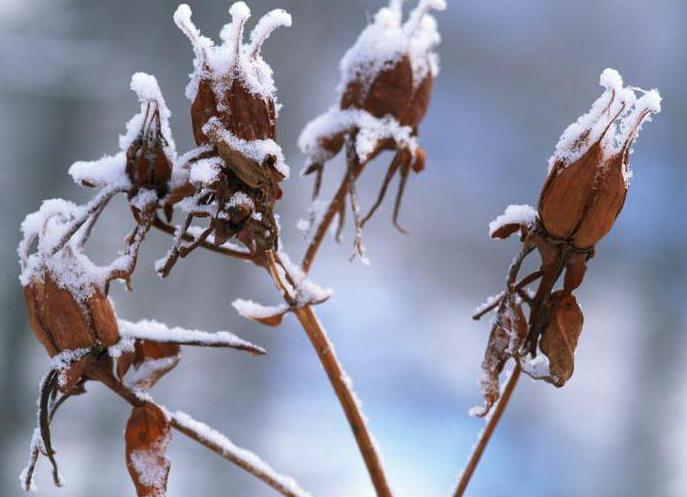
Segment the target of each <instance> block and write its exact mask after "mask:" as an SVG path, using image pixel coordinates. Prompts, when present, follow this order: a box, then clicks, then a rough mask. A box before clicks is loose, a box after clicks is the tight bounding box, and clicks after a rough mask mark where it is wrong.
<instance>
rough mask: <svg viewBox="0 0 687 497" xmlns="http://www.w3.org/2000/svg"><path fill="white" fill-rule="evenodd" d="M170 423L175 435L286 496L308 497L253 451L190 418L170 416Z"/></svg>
mask: <svg viewBox="0 0 687 497" xmlns="http://www.w3.org/2000/svg"><path fill="white" fill-rule="evenodd" d="M170 423H171V425H172V428H174V429H175V430H177V431H178V432H180V433H183V434H184V435H186V436H187V437H189V438H190V439H191V440H194V441H196V442H198V443H199V444H201V445H202V446H204V447H205V448H207V449H210V450H211V451H212V452H214V453H215V454H217V455H218V456H220V457H222V458H223V459H225V460H227V461H229V462H230V463H232V464H235V465H236V466H238V467H240V468H241V469H244V470H246V471H247V472H248V473H250V474H252V475H253V476H255V477H256V478H257V479H259V480H261V481H262V482H264V483H265V484H267V485H268V486H270V487H272V488H273V489H274V490H276V491H277V492H279V493H280V494H282V495H284V496H285V497H310V493H309V492H307V491H305V490H303V489H302V488H300V487H299V486H298V484H297V483H296V482H295V481H294V480H293V478H291V477H288V476H284V475H281V474H279V473H277V472H276V471H274V470H273V469H272V468H270V467H269V466H268V465H267V464H265V463H264V462H263V461H262V460H261V459H260V458H259V457H258V456H256V455H255V454H254V453H253V452H251V451H249V450H246V449H243V448H241V447H237V446H236V445H234V444H233V443H232V442H231V441H230V440H229V439H227V438H226V437H225V436H224V435H222V434H220V433H218V432H216V431H215V430H212V429H211V428H208V427H207V426H206V425H204V424H202V423H200V422H198V421H195V420H192V419H190V416H188V415H185V416H184V417H181V416H179V415H178V414H171V416H170ZM219 442H222V443H219Z"/></svg>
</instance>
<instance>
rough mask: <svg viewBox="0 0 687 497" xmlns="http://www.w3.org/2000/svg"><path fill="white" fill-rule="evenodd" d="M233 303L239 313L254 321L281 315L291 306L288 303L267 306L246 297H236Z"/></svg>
mask: <svg viewBox="0 0 687 497" xmlns="http://www.w3.org/2000/svg"><path fill="white" fill-rule="evenodd" d="M231 305H232V306H233V307H234V309H236V312H238V313H239V315H241V316H242V317H244V318H246V319H251V320H254V321H259V320H261V319H266V318H271V317H273V316H280V315H283V314H285V313H286V312H288V310H289V306H288V305H286V304H280V305H275V306H267V305H262V304H258V303H257V302H254V301H252V300H245V299H236V300H234V301H233V302H232V303H231Z"/></svg>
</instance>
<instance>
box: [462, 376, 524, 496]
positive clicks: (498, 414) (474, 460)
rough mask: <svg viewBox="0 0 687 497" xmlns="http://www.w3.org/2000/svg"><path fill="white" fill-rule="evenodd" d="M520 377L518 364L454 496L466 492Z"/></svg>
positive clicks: (471, 456) (469, 460)
mask: <svg viewBox="0 0 687 497" xmlns="http://www.w3.org/2000/svg"><path fill="white" fill-rule="evenodd" d="M519 378H520V366H519V365H518V364H516V365H515V368H514V369H513V372H512V373H511V375H510V378H508V382H507V383H506V388H505V389H504V390H503V393H502V394H501V398H500V399H499V401H498V403H497V404H496V407H495V408H494V412H493V413H492V414H491V417H490V418H489V420H488V421H487V425H486V426H485V427H484V430H483V431H482V433H481V434H480V436H479V440H478V441H477V445H475V449H474V450H473V451H472V454H470V459H468V463H467V465H466V466H465V469H463V473H462V474H461V476H460V480H459V481H458V486H457V487H456V491H455V492H454V493H453V497H463V494H465V490H466V489H467V488H468V484H469V483H470V479H471V478H472V475H473V474H474V473H475V469H477V465H478V464H479V461H480V458H481V457H482V454H483V453H484V449H486V448H487V444H488V443H489V440H490V439H491V436H492V435H493V433H494V430H495V429H496V426H497V425H498V424H499V421H500V420H501V416H502V415H503V412H504V411H505V410H506V407H507V406H508V401H510V398H511V395H512V394H513V390H515V386H516V385H517V383H518V379H519Z"/></svg>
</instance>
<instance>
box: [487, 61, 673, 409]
mask: <svg viewBox="0 0 687 497" xmlns="http://www.w3.org/2000/svg"><path fill="white" fill-rule="evenodd" d="M600 84H601V86H603V88H604V92H603V94H602V95H601V96H600V97H599V98H598V99H597V100H596V101H595V102H594V104H593V105H592V108H591V110H590V111H589V112H587V113H586V114H584V115H582V116H581V117H580V118H579V119H578V120H577V121H576V122H575V123H573V124H571V125H570V126H569V127H568V128H567V129H566V130H565V131H564V132H563V135H562V136H561V139H560V140H559V142H558V144H557V145H556V151H555V152H554V154H553V156H552V157H551V159H549V174H548V177H547V179H546V182H545V183H544V187H543V189H542V192H541V195H540V197H539V206H538V209H537V210H535V209H533V208H532V207H529V206H527V205H513V206H510V207H508V209H506V212H505V214H504V215H503V216H500V217H499V218H497V219H496V220H495V221H493V222H492V223H491V225H490V235H491V237H492V238H497V239H503V238H507V237H508V236H510V235H512V234H513V233H520V238H521V240H522V249H521V251H520V253H519V254H518V255H517V256H516V257H515V259H514V260H513V263H512V264H511V267H510V270H509V273H508V278H507V288H506V290H505V291H504V292H502V293H501V294H499V295H497V296H495V297H494V298H491V299H489V301H488V302H487V304H486V305H485V306H484V307H483V308H480V309H478V311H477V312H476V313H475V316H474V317H475V319H479V318H480V317H482V316H484V315H485V314H486V313H488V312H489V311H492V310H495V311H496V316H495V318H494V320H493V322H492V328H491V334H490V336H489V343H488V345H487V351H486V354H485V358H484V362H483V365H482V367H483V369H484V379H483V381H482V388H483V393H484V398H485V402H486V403H485V407H484V409H482V410H481V412H480V414H481V415H485V414H486V413H487V412H489V409H490V408H491V406H492V405H493V404H494V402H496V400H497V399H498V397H499V375H500V373H501V371H502V370H503V368H504V366H505V364H506V363H507V361H508V360H509V359H511V358H513V359H515V361H516V362H517V364H518V365H519V366H520V367H521V368H522V370H523V371H524V372H525V373H526V374H528V375H530V376H531V377H532V378H534V379H542V380H545V381H548V382H549V383H552V384H554V385H556V386H558V387H561V386H563V385H564V384H565V383H566V382H567V381H568V380H569V379H570V377H571V376H572V374H573V369H574V358H575V348H576V346H577V341H578V339H579V336H580V333H581V332H582V323H583V321H584V318H583V315H582V311H581V310H580V307H579V306H578V304H577V300H576V299H575V296H574V295H573V291H574V290H575V289H577V288H578V287H579V286H580V285H581V284H582V281H583V279H584V276H585V273H586V271H587V262H588V261H589V259H591V258H592V257H593V256H594V247H595V246H596V244H597V242H599V240H601V239H602V238H603V237H604V236H606V234H608V232H609V231H610V229H611V227H612V226H613V223H614V222H615V220H616V218H617V217H618V214H620V211H621V210H622V208H623V204H624V203H625V196H626V195H627V190H628V187H629V184H630V179H631V177H632V172H631V170H630V166H629V156H630V151H631V147H632V145H633V143H634V141H635V138H636V137H637V134H638V133H639V129H640V127H641V125H642V123H643V122H645V121H646V120H648V119H649V118H650V116H651V115H652V114H655V113H657V112H659V111H660V110H661V107H660V102H661V97H660V96H659V94H658V92H657V91H656V90H650V91H644V90H640V89H638V88H633V87H625V86H623V80H622V78H621V77H620V75H619V74H618V73H617V72H616V71H614V70H612V69H606V70H605V71H604V72H603V73H602V74H601V78H600ZM636 92H640V93H642V95H641V96H640V97H639V98H638V97H637V96H636ZM534 250H537V251H538V252H539V255H540V258H541V266H540V268H539V269H538V270H537V271H535V272H533V273H531V274H529V275H527V276H525V277H524V278H522V279H521V280H520V281H517V278H518V273H519V270H520V267H521V265H522V263H523V261H524V259H525V258H526V257H527V255H529V254H530V253H531V252H533V251H534ZM561 276H562V277H563V282H562V283H563V285H562V288H560V289H558V290H555V285H556V283H557V281H558V280H559V279H560V278H561ZM537 280H538V281H539V285H538V287H537V289H536V291H535V292H530V291H529V290H528V288H527V287H528V285H529V284H531V283H534V282H536V281H537ZM523 306H528V307H529V310H530V312H529V318H526V317H525V314H524V312H523Z"/></svg>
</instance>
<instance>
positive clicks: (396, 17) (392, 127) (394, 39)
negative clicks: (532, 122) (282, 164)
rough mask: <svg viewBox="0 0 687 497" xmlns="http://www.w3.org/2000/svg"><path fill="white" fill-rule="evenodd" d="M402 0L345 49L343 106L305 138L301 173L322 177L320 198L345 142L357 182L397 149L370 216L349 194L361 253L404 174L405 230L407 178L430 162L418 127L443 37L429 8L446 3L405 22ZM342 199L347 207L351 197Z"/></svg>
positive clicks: (422, 8)
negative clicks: (367, 231)
mask: <svg viewBox="0 0 687 497" xmlns="http://www.w3.org/2000/svg"><path fill="white" fill-rule="evenodd" d="M401 3H402V2H401V1H400V0H391V2H390V3H389V6H388V7H384V8H381V9H380V10H379V11H378V12H377V13H376V14H375V16H374V18H373V20H372V22H371V23H370V24H368V25H367V27H366V28H365V29H364V30H363V32H362V33H361V34H360V36H359V37H358V40H357V41H356V42H355V44H354V45H353V46H352V47H351V48H350V49H349V50H348V51H347V52H346V54H345V55H344V57H343V59H342V60H341V63H340V68H341V81H340V83H339V88H338V89H339V91H340V93H341V95H340V98H339V103H338V106H336V107H332V108H331V109H329V111H328V112H326V113H325V114H323V115H321V116H319V117H318V118H316V119H314V120H313V121H311V122H310V123H308V125H307V126H306V127H305V128H304V129H303V132H302V133H301V136H300V138H299V147H300V149H301V150H302V151H303V153H304V154H305V155H306V156H307V161H306V164H305V167H304V168H303V171H302V174H303V175H309V174H315V175H316V176H315V186H314V192H313V199H314V200H316V199H317V197H318V195H319V190H320V185H321V183H322V174H323V169H324V164H325V162H327V161H329V160H330V159H332V158H333V157H334V156H336V155H337V154H338V153H339V152H340V151H341V149H342V148H343V146H344V144H345V143H347V142H348V143H349V144H350V145H351V146H350V147H347V150H348V149H349V148H350V149H351V151H352V153H350V154H349V153H348V152H347V162H348V169H349V170H348V171H347V175H346V177H345V178H344V180H343V181H344V182H347V183H350V184H351V185H353V183H354V182H355V179H356V178H357V177H358V176H359V174H360V172H361V171H362V168H363V167H364V166H365V165H366V164H367V163H368V162H370V161H371V160H373V159H374V158H375V157H376V156H377V155H378V154H379V153H381V152H382V151H384V150H393V151H395V152H396V153H395V156H394V158H393V160H392V162H391V164H390V165H389V168H388V171H387V174H386V175H385V178H384V182H383V184H382V187H381V189H380V191H379V194H378V196H377V199H376V201H375V203H374V204H373V206H372V207H371V209H370V210H369V211H368V213H367V214H366V215H365V216H362V217H360V218H359V217H358V216H357V214H356V210H358V209H357V201H356V200H355V199H354V197H355V195H354V192H355V187H354V186H353V187H352V188H349V192H348V193H347V194H348V195H349V196H350V197H351V198H352V208H353V211H354V212H353V213H354V220H355V222H356V232H357V235H356V248H357V252H358V253H359V255H361V257H362V255H363V254H362V244H361V236H360V231H361V228H362V226H363V225H364V224H365V223H366V222H367V221H368V220H369V219H370V218H371V216H372V215H373V214H374V212H375V211H376V210H377V208H378V207H379V206H380V205H381V203H382V201H383V200H384V197H385V195H386V191H387V189H388V186H389V183H390V182H391V180H392V179H393V177H394V176H395V175H396V174H397V173H398V174H399V175H400V182H399V188H398V193H397V195H396V201H395V206H394V212H393V221H394V224H395V225H396V226H397V227H398V228H399V229H400V230H401V231H404V230H403V228H401V227H400V225H399V224H398V215H399V209H400V204H401V200H402V197H403V193H404V189H405V184H406V180H407V177H408V174H409V173H410V171H411V170H413V171H415V172H420V171H422V170H423V169H424V167H425V160H426V156H425V152H424V150H423V149H422V148H420V146H419V145H418V142H417V132H418V126H419V125H420V122H421V121H422V118H423V117H424V115H425V113H426V111H427V107H428V105H429V100H430V94H431V90H432V83H433V80H434V78H435V77H436V75H437V74H438V70H439V67H438V56H437V54H436V53H435V51H434V49H435V48H436V46H437V45H438V43H439V41H440V36H439V33H438V30H437V26H436V21H435V20H434V18H433V17H432V16H431V15H429V11H430V10H432V9H436V10H443V9H444V8H445V7H446V2H445V1H444V0H419V3H418V5H417V7H416V8H415V9H413V11H412V12H411V13H410V16H409V18H408V19H407V20H406V21H405V22H404V20H403V12H402V8H401V7H402V5H401ZM337 201H339V202H341V203H342V204H345V198H341V199H337ZM313 210H314V206H313ZM339 210H340V211H341V210H342V209H341V207H339ZM312 217H313V216H311V218H312ZM311 222H312V219H311Z"/></svg>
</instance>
